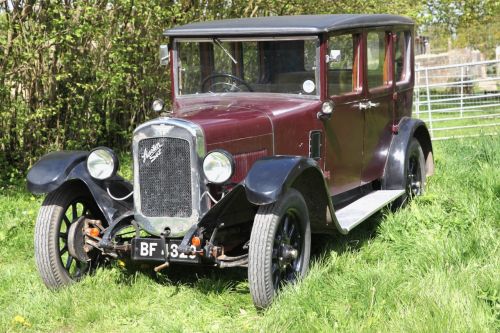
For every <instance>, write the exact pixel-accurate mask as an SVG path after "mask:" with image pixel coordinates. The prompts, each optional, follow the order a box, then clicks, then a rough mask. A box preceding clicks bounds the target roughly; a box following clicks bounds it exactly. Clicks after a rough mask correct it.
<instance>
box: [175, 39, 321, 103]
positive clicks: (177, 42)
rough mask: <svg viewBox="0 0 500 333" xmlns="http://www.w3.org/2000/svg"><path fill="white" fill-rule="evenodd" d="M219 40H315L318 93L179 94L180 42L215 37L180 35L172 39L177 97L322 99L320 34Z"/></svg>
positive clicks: (221, 40)
mask: <svg viewBox="0 0 500 333" xmlns="http://www.w3.org/2000/svg"><path fill="white" fill-rule="evenodd" d="M216 38H217V40H219V41H220V42H221V43H223V42H268V41H287V40H288V41H290V40H313V41H315V42H316V58H315V59H316V69H315V70H314V72H315V84H316V93H315V94H313V95H308V94H292V93H277V92H216V93H214V92H206V93H195V94H182V95H180V94H179V75H178V73H179V72H178V71H179V68H178V45H179V43H182V42H209V43H212V42H213V40H214V38H213V37H202V38H197V37H192V38H189V37H179V38H174V39H173V41H172V71H173V73H172V77H173V84H174V89H173V92H174V94H175V96H174V97H175V98H176V99H182V98H192V97H198V96H200V97H201V96H227V95H236V96H238V95H246V96H252V95H260V94H264V95H270V96H287V97H293V98H305V99H315V100H316V99H320V93H321V88H322V87H321V80H320V73H321V66H322V65H321V61H320V48H321V41H320V38H319V36H317V35H313V36H309V35H306V36H280V37H216Z"/></svg>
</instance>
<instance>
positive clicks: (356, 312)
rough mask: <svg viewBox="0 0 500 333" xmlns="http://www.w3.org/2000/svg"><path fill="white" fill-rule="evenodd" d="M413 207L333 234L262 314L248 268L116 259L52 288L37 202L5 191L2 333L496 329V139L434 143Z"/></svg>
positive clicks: (1, 207) (499, 153) (499, 159)
mask: <svg viewBox="0 0 500 333" xmlns="http://www.w3.org/2000/svg"><path fill="white" fill-rule="evenodd" d="M435 157H436V163H437V169H436V175H435V176H434V177H432V178H431V179H430V180H429V183H428V191H427V193H426V194H425V195H424V196H423V197H420V198H418V199H417V200H415V201H413V202H412V203H411V204H410V205H409V206H408V207H407V208H405V209H403V210H400V211H398V212H396V213H392V212H390V211H388V210H384V211H383V212H381V213H380V214H377V215H376V216H374V217H373V218H371V219H370V220H369V221H368V222H367V223H365V224H364V225H362V226H361V227H359V228H357V229H356V230H354V231H353V232H352V233H351V234H350V235H349V236H347V237H345V236H340V235H339V236H336V237H333V238H332V239H331V240H330V241H329V242H328V243H327V244H326V245H325V246H323V248H322V250H320V251H319V253H318V254H317V255H316V256H315V257H314V263H313V265H312V268H311V271H310V274H309V275H308V276H307V278H305V279H304V280H303V281H301V282H300V283H298V284H297V285H295V286H291V287H288V288H286V290H284V292H283V293H282V294H281V295H280V297H279V298H278V299H277V300H276V302H275V303H274V305H273V306H272V307H271V308H270V309H269V310H267V311H265V312H257V311H256V310H255V309H254V307H253V305H252V301H251V297H250V294H249V290H248V284H247V281H246V273H245V271H244V270H239V269H235V270H224V271H220V270H208V271H206V270H205V271H202V270H200V271H195V270H193V269H187V270H182V268H177V269H175V268H173V269H172V270H170V271H167V272H166V273H165V274H162V275H159V276H156V277H154V276H152V275H150V274H145V273H140V272H135V273H134V272H130V271H128V270H127V269H125V268H121V267H118V266H115V267H111V268H102V269H99V270H98V271H97V272H96V274H95V275H93V276H90V277H88V278H86V279H84V281H82V282H81V283H79V284H76V285H73V286H71V287H69V288H66V289H64V290H61V291H59V292H51V291H49V290H47V289H46V288H45V287H44V285H43V284H42V282H41V280H40V278H39V277H38V275H37V272H36V269H35V265H34V259H33V227H34V221H35V218H36V214H37V210H38V208H39V206H40V203H41V198H35V197H33V196H31V195H30V194H28V193H26V192H25V190H24V187H23V186H21V185H19V186H13V187H12V186H4V187H3V188H2V194H1V196H0V332H17V331H21V332H22V331H26V332H38V331H50V332H177V331H178V332H185V331H186V332H188V331H189V332H219V331H225V332H246V331H261V332H330V331H341V332H499V331H500V238H499V236H500V167H499V166H500V137H499V136H494V137H485V138H469V139H466V140H465V139H464V140H450V141H446V142H438V143H435Z"/></svg>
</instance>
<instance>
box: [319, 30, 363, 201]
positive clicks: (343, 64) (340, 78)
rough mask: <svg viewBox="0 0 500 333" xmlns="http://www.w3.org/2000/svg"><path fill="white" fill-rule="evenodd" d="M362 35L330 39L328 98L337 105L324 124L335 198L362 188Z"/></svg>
mask: <svg viewBox="0 0 500 333" xmlns="http://www.w3.org/2000/svg"><path fill="white" fill-rule="evenodd" d="M361 41H362V39H361V33H360V32H356V31H355V32H350V33H343V34H336V35H332V36H330V37H329V39H328V57H327V59H328V60H327V61H328V63H327V66H326V70H327V71H328V73H327V75H326V77H327V78H326V79H327V87H328V96H330V98H331V100H332V101H333V102H334V104H335V111H334V112H333V115H332V117H331V119H329V120H327V121H325V122H324V124H325V125H324V126H325V129H324V132H325V139H326V140H325V141H326V143H327V144H326V146H327V147H326V152H325V155H326V161H325V169H326V175H327V178H328V175H329V176H330V182H329V183H330V192H331V194H332V195H337V194H340V193H344V192H346V191H348V190H351V189H354V188H356V187H359V185H360V173H361V166H362V152H363V131H364V127H363V112H362V111H361V110H360V109H359V103H360V102H361V101H362V100H363V98H364V96H363V89H362V71H361V66H360V65H361V49H362V47H361V46H362V45H361Z"/></svg>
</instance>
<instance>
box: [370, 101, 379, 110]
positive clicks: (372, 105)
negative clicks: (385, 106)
mask: <svg viewBox="0 0 500 333" xmlns="http://www.w3.org/2000/svg"><path fill="white" fill-rule="evenodd" d="M368 105H369V106H370V108H376V107H378V106H379V105H380V103H373V102H372V101H368Z"/></svg>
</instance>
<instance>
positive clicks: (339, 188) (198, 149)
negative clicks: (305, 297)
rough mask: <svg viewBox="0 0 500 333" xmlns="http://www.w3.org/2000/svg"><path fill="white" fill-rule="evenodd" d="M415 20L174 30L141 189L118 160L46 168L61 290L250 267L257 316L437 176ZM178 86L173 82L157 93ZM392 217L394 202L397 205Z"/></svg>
mask: <svg viewBox="0 0 500 333" xmlns="http://www.w3.org/2000/svg"><path fill="white" fill-rule="evenodd" d="M413 27H414V26H413V22H412V21H411V20H409V19H407V18H404V17H400V16H393V15H314V16H288V17H262V18H246V19H233V20H221V21H212V22H201V23H194V24H188V25H185V26H181V27H177V28H173V29H169V30H166V31H165V35H166V36H167V37H169V38H170V43H169V45H164V46H162V47H161V48H160V56H161V59H160V61H161V63H163V64H166V63H169V64H170V70H171V78H172V85H171V86H172V91H171V94H172V109H173V110H172V111H171V112H166V111H164V110H162V109H163V102H162V101H161V100H157V101H155V102H154V103H153V109H154V110H155V111H158V112H160V114H159V117H158V118H156V119H154V120H152V121H149V122H147V123H144V124H142V125H140V126H138V127H137V129H136V130H135V132H134V135H133V143H132V148H133V149H132V150H133V164H134V165H133V169H134V179H133V184H132V183H129V182H128V181H126V180H124V179H123V178H121V177H120V176H118V175H117V170H118V160H117V157H116V155H115V154H114V153H113V151H112V150H111V149H109V148H105V147H99V148H96V149H94V150H92V151H90V152H86V151H63V152H54V153H50V154H48V155H46V156H44V157H43V158H42V159H41V160H40V161H39V162H38V163H36V164H35V166H33V168H32V169H31V170H30V172H29V174H28V187H29V189H30V191H31V192H33V193H48V195H47V197H46V199H45V201H44V203H43V205H42V208H41V210H40V213H39V216H38V219H37V222H36V231H35V257H36V263H37V266H38V269H39V272H40V275H41V277H42V279H43V281H44V282H45V284H46V285H47V286H48V287H50V288H58V287H61V286H64V285H67V284H69V283H71V282H72V281H75V280H78V279H80V278H81V277H82V276H83V275H84V274H85V273H87V272H89V271H91V269H92V268H93V267H95V266H96V265H98V264H100V263H102V261H103V260H108V259H110V258H111V259H112V258H128V259H129V260H131V261H134V262H141V263H148V262H150V263H153V264H154V263H156V264H155V270H156V271H159V270H161V269H163V268H165V267H168V266H169V265H170V264H174V263H175V264H178V263H179V264H180V263H183V264H191V265H202V264H203V265H212V266H217V267H220V268H226V267H237V266H240V267H248V280H249V285H250V291H251V294H252V297H253V300H254V303H255V305H256V306H257V307H260V308H263V307H266V306H268V305H269V304H270V303H271V301H272V299H273V297H274V295H275V293H276V291H277V290H279V288H280V287H281V286H282V285H283V284H284V283H286V282H292V281H294V280H296V279H297V278H298V277H303V276H304V275H305V274H306V272H307V269H308V266H309V257H310V248H311V234H316V233H317V234H320V233H321V234H331V233H336V232H340V233H342V234H347V233H348V232H349V231H350V230H352V229H353V228H354V227H356V226H357V225H358V224H360V223H361V222H363V221H364V220H366V219H367V218H368V217H369V216H370V215H372V214H374V213H375V212H376V211H377V210H379V209H380V208H382V207H384V206H386V205H388V204H389V203H391V202H392V203H393V202H396V204H397V205H401V204H403V203H404V202H405V201H406V200H407V199H409V198H411V197H412V196H415V195H419V194H421V193H422V191H423V190H424V187H425V180H426V176H427V175H430V174H432V172H433V157H432V145H431V141H430V137H429V133H428V131H427V129H426V126H425V125H424V123H423V122H422V121H420V120H418V119H413V118H411V109H412V97H413V83H414V69H413V68H414V56H413V39H414V31H413V30H414V29H413ZM159 84H165V85H166V83H161V82H160V83H159ZM393 205H394V203H393Z"/></svg>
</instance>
